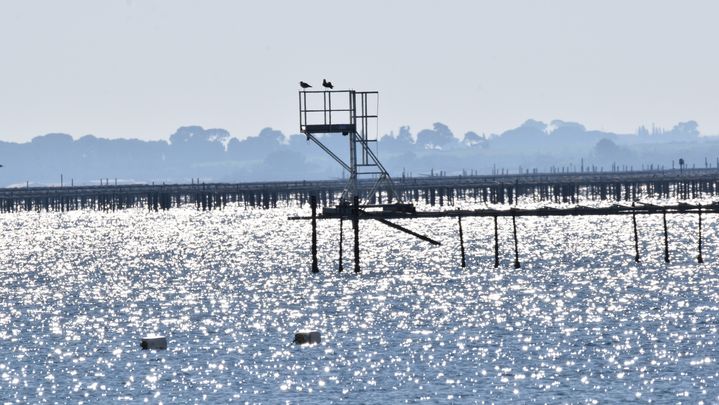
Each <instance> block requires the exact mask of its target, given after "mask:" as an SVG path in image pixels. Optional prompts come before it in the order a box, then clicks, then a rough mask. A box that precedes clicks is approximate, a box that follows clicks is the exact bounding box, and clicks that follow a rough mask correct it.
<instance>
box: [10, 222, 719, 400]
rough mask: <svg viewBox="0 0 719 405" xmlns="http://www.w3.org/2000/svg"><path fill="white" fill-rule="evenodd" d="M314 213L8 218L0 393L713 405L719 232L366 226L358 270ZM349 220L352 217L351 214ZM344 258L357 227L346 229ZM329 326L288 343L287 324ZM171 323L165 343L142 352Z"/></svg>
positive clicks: (624, 226) (600, 226)
mask: <svg viewBox="0 0 719 405" xmlns="http://www.w3.org/2000/svg"><path fill="white" fill-rule="evenodd" d="M306 212H307V210H304V211H303V210H301V209H298V208H286V209H277V210H269V211H261V210H245V209H244V208H228V209H226V210H224V211H217V212H197V211H195V210H193V209H187V210H184V209H178V210H171V211H169V212H160V213H154V212H150V213H148V212H146V211H123V212H115V213H98V212H70V213H42V214H37V213H21V214H15V215H2V216H0V227H1V229H2V233H1V234H0V249H2V255H0V272H1V273H0V277H1V278H0V279H1V280H2V283H0V297H2V298H0V400H2V401H4V402H5V401H7V402H16V401H19V402H41V401H49V402H53V401H56V400H60V401H63V402H64V401H72V402H77V401H86V402H90V403H97V402H102V401H105V402H116V401H122V400H126V401H130V402H138V401H142V400H145V399H147V400H149V401H150V402H165V403H175V402H225V401H227V400H239V401H250V402H257V401H261V402H270V403H277V402H280V401H286V400H287V401H293V402H300V401H315V402H316V401H342V400H349V401H352V400H355V401H359V400H361V401H363V402H403V401H410V402H414V401H418V400H432V401H454V402H467V401H479V400H481V399H493V400H496V401H499V402H504V401H519V402H525V401H532V400H534V401H537V402H567V401H568V402H585V401H592V400H597V401H605V402H619V401H629V400H636V399H639V400H641V401H649V400H652V401H661V402H669V401H672V402H677V401H682V402H687V401H688V402H697V401H701V400H704V401H707V402H715V401H718V400H719V388H717V387H718V386H719V384H718V383H717V378H719V367H717V364H716V363H717V357H718V356H717V348H716V345H715V343H716V341H717V336H718V335H717V324H718V319H717V316H718V314H719V294H718V292H719V289H718V284H719V277H718V276H717V270H716V269H717V263H719V255H718V254H717V252H718V251H719V238H718V235H717V229H719V227H718V226H717V223H718V222H717V221H719V218H716V217H715V216H713V215H706V216H705V220H704V245H705V248H704V259H705V263H706V264H704V265H697V264H696V260H695V256H696V254H697V240H696V229H695V228H696V218H693V217H690V216H685V217H681V216H672V215H670V216H669V217H668V220H669V224H670V235H669V238H670V246H671V256H672V262H671V263H670V264H668V265H667V264H665V263H664V261H663V239H662V238H663V230H662V228H661V217H660V216H649V217H646V216H643V217H639V218H638V221H639V227H640V239H641V240H640V245H641V250H642V263H640V264H636V263H634V260H633V255H634V253H633V240H632V233H631V218H629V217H611V218H592V217H586V218H570V217H567V218H531V219H530V218H519V219H518V220H517V226H518V230H519V249H520V261H521V262H522V268H520V269H514V268H512V259H513V252H512V248H513V242H512V239H511V221H510V220H507V219H500V233H501V235H500V249H501V252H502V266H501V267H500V268H498V269H494V268H493V267H492V265H493V262H494V259H493V243H494V241H493V233H492V232H493V224H492V220H491V219H481V218H465V219H464V220H463V225H464V233H465V238H466V240H465V242H466V248H467V254H468V257H467V262H468V268H467V269H460V268H459V267H458V264H459V241H458V239H457V238H458V236H457V223H456V220H452V219H441V220H421V221H409V222H407V221H404V222H402V221H399V222H400V223H403V224H404V225H406V226H408V227H410V228H412V229H413V230H416V231H419V232H421V233H426V234H429V235H431V236H433V237H435V238H437V239H438V240H440V241H441V242H442V243H443V245H442V246H439V247H435V246H431V245H429V244H428V243H425V242H421V241H418V240H415V239H412V237H410V236H408V235H405V234H400V233H397V232H396V231H394V230H392V229H389V228H386V227H384V226H383V225H381V224H379V223H374V222H363V223H362V225H361V238H362V255H361V257H362V268H363V273H362V274H361V275H359V276H358V275H355V274H353V273H352V272H351V271H346V272H344V273H341V274H338V273H337V272H336V268H337V254H338V249H337V248H338V247H337V239H338V230H339V224H338V222H337V221H320V222H319V232H320V234H319V243H320V249H319V250H320V269H321V271H322V272H321V273H320V274H318V275H311V274H310V273H309V270H310V268H309V266H310V259H309V236H310V235H309V231H310V228H309V224H308V223H306V222H299V221H287V220H286V218H287V216H288V215H295V214H306ZM346 225H347V224H346ZM345 232H347V234H346V235H345V241H346V242H347V245H346V246H345V252H350V256H346V257H345V260H346V263H345V264H346V266H345V268H346V269H351V266H350V265H349V264H350V260H351V240H350V239H351V238H350V235H351V231H350V229H349V226H346V227H345ZM304 328H316V329H318V330H320V331H322V339H323V341H322V344H320V345H315V346H294V345H292V344H291V342H292V337H293V333H294V332H295V331H296V330H299V329H304ZM153 332H158V333H162V334H166V335H167V336H168V338H169V349H168V350H167V351H160V352H155V351H142V350H140V347H139V338H140V336H142V335H144V334H149V333H153Z"/></svg>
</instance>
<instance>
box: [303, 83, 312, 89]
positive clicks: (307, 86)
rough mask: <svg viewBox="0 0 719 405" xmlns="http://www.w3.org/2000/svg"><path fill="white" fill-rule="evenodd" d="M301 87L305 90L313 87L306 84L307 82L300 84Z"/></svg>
mask: <svg viewBox="0 0 719 405" xmlns="http://www.w3.org/2000/svg"><path fill="white" fill-rule="evenodd" d="M300 87H302V88H303V89H306V88H309V87H312V86H310V85H309V84H307V83H305V82H300Z"/></svg>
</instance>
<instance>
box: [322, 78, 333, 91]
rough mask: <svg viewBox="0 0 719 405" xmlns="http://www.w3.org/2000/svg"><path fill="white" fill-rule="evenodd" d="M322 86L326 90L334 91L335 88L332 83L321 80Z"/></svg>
mask: <svg viewBox="0 0 719 405" xmlns="http://www.w3.org/2000/svg"><path fill="white" fill-rule="evenodd" d="M322 86H324V87H326V88H328V89H334V88H335V86H333V85H332V82H328V81H327V79H322Z"/></svg>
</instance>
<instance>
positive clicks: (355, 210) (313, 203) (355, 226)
mask: <svg viewBox="0 0 719 405" xmlns="http://www.w3.org/2000/svg"><path fill="white" fill-rule="evenodd" d="M632 206H634V204H632ZM310 208H311V210H312V272H313V273H318V272H319V267H318V265H317V197H315V196H311V197H310ZM359 212H360V211H359V200H358V198H357V197H355V198H354V201H353V204H352V211H351V221H352V230H353V233H354V271H355V273H359V272H360V263H359ZM698 214H699V226H698V230H699V254H698V255H697V262H699V263H704V258H703V257H702V208H701V205H700V206H699V207H698ZM493 218H494V267H495V268H496V267H499V229H498V223H497V222H498V221H497V216H496V215H495V216H494V217H493ZM343 222H344V221H343V219H342V218H340V240H339V242H340V243H339V271H340V272H341V271H343V269H344V266H343V257H342V252H343V251H342V245H343V241H344V238H343V229H342V228H343V226H342V225H343ZM457 222H458V224H459V249H460V257H461V262H460V265H461V267H463V268H464V267H466V266H467V261H466V257H465V248H464V232H463V230H462V216H461V215H457ZM662 222H663V224H664V261H665V262H666V263H669V230H668V227H667V212H666V210H664V211H663V212H662ZM632 228H633V230H634V253H635V255H634V261H636V262H637V263H638V262H639V261H640V256H639V232H638V231H637V214H636V212H632ZM512 236H513V239H514V268H515V269H518V268H520V267H521V264H520V262H519V250H518V240H517V221H516V217H515V216H514V215H512Z"/></svg>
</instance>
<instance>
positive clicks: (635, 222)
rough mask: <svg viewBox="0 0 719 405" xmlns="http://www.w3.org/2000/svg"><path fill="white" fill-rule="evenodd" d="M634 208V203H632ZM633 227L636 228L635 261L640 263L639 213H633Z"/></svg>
mask: <svg viewBox="0 0 719 405" xmlns="http://www.w3.org/2000/svg"><path fill="white" fill-rule="evenodd" d="M632 207H634V203H632ZM632 225H633V228H634V261H635V262H637V263H639V233H638V232H637V213H636V212H634V211H632Z"/></svg>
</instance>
